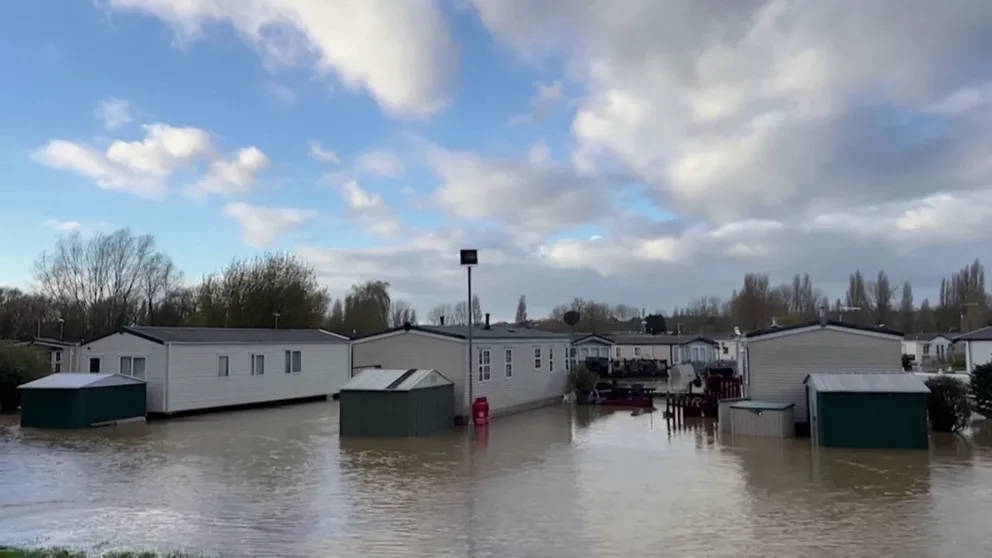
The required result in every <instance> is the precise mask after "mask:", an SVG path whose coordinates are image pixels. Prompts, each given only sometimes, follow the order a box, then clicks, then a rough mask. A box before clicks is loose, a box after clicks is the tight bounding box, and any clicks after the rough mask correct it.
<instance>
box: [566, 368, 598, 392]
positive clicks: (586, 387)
mask: <svg viewBox="0 0 992 558" xmlns="http://www.w3.org/2000/svg"><path fill="white" fill-rule="evenodd" d="M598 382H599V376H598V375H597V374H596V373H595V372H593V371H592V370H589V369H588V368H586V366H585V365H584V364H576V365H575V366H573V367H572V369H571V370H569V371H568V389H569V390H571V391H573V392H575V393H578V392H581V391H592V390H593V389H595V388H596V384H597V383H598Z"/></svg>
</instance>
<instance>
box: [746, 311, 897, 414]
mask: <svg viewBox="0 0 992 558" xmlns="http://www.w3.org/2000/svg"><path fill="white" fill-rule="evenodd" d="M902 337H903V336H902V332H899V331H893V330H890V329H885V328H877V327H861V326H855V325H851V324H845V323H842V322H836V321H827V320H822V321H816V322H812V323H806V324H798V325H793V326H785V327H773V328H767V329H762V330H758V331H753V332H751V333H749V334H747V336H746V345H745V349H744V351H745V352H744V359H745V362H746V365H745V367H744V370H745V374H744V382H745V395H746V396H747V397H748V398H749V399H754V400H758V401H772V402H776V403H794V404H795V405H796V407H795V420H796V422H797V423H808V422H809V418H808V415H807V404H806V387H805V385H804V383H803V382H804V381H805V380H806V377H807V376H808V375H810V374H836V373H840V374H878V373H884V374H899V373H902V372H903V370H902V355H901V353H902Z"/></svg>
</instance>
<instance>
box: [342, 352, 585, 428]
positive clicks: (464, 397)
mask: <svg viewBox="0 0 992 558" xmlns="http://www.w3.org/2000/svg"><path fill="white" fill-rule="evenodd" d="M535 347H540V348H541V369H540V370H535V369H534V348H535ZM568 347H569V344H568V340H566V339H562V340H540V341H534V340H528V339H522V340H516V339H514V340H502V339H499V340H496V339H480V340H476V341H475V342H474V343H473V352H475V355H474V358H473V369H474V370H473V372H474V373H475V374H476V376H475V381H474V383H473V386H472V387H473V396H474V397H483V396H484V397H486V398H487V399H488V400H489V410H490V414H491V415H492V416H499V415H501V414H506V413H508V412H512V411H515V410H518V409H524V408H527V407H528V406H532V405H535V404H538V403H541V402H545V401H549V400H552V399H555V398H559V397H561V396H562V394H564V392H565V385H566V378H567V371H566V369H565V359H566V357H567V354H568V353H567V351H568ZM508 348H509V349H512V350H513V376H512V377H511V378H507V377H506V367H505V364H506V358H505V355H506V349H508ZM549 348H553V349H554V370H549V369H548V365H549V362H550V361H549V356H550V355H549V352H548V349H549ZM482 349H489V351H490V379H489V380H488V381H483V382H479V381H478V368H477V365H476V363H477V362H478V354H479V351H480V350H482ZM352 352H353V360H354V366H355V367H361V366H381V367H383V368H399V369H408V368H433V369H435V370H437V371H438V372H440V373H441V374H443V375H444V376H445V377H447V378H448V379H450V380H451V381H452V382H454V383H455V412H456V413H457V414H458V415H460V416H468V414H469V403H470V402H469V401H468V383H467V382H466V378H467V377H468V373H467V372H466V367H467V366H468V343H467V342H466V341H464V340H461V339H454V338H452V339H450V340H449V339H445V338H442V337H437V336H428V335H423V334H418V333H416V332H409V333H404V334H399V335H392V336H388V337H383V338H381V339H371V340H363V341H362V342H360V343H354V344H353V345H352Z"/></svg>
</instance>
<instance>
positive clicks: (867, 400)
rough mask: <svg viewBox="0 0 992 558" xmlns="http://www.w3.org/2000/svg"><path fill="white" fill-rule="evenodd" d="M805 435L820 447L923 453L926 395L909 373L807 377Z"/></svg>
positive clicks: (926, 428)
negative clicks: (806, 433)
mask: <svg viewBox="0 0 992 558" xmlns="http://www.w3.org/2000/svg"><path fill="white" fill-rule="evenodd" d="M805 384H806V396H807V398H808V402H809V406H808V408H809V416H810V433H811V434H812V436H813V440H814V442H815V443H816V444H817V445H818V446H820V447H834V448H870V449H927V448H928V447H929V446H930V437H929V436H930V432H929V430H930V427H929V425H928V424H927V395H928V394H929V393H930V388H928V387H927V386H926V384H924V383H923V380H921V379H920V378H919V377H917V376H916V375H915V374H901V373H897V374H810V375H809V376H807V377H806V380H805Z"/></svg>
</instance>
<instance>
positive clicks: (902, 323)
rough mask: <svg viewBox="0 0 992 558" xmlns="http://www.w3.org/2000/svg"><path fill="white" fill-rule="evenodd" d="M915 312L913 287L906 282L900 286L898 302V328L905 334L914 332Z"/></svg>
mask: <svg viewBox="0 0 992 558" xmlns="http://www.w3.org/2000/svg"><path fill="white" fill-rule="evenodd" d="M915 318H916V312H915V311H914V307H913V286H912V285H910V284H909V281H906V282H904V283H903V284H902V299H901V301H900V302H899V327H900V328H901V329H902V330H903V331H904V332H906V333H909V332H911V331H914V325H915V324H914V320H915Z"/></svg>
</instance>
